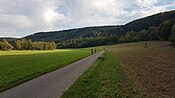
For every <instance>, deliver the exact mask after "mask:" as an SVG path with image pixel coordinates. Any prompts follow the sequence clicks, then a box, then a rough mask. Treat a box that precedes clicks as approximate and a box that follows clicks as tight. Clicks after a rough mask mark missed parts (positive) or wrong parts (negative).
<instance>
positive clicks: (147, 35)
mask: <svg viewBox="0 0 175 98" xmlns="http://www.w3.org/2000/svg"><path fill="white" fill-rule="evenodd" d="M174 24H175V11H168V12H164V13H163V12H162V13H158V14H155V15H152V16H148V17H145V18H141V19H137V20H134V21H132V22H129V23H127V24H125V25H116V26H98V27H85V28H77V29H70V30H63V31H50V32H39V33H35V34H33V35H29V36H26V37H24V38H26V39H32V40H33V41H48V42H52V41H54V42H56V43H57V45H58V47H59V48H72V47H73V48H76V47H90V46H100V45H109V44H116V43H122V42H132V41H142V40H168V39H169V37H170V35H171V28H172V26H173V25H174ZM162 36H163V37H162ZM9 40H12V41H13V40H14V39H9Z"/></svg>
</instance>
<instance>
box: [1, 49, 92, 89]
mask: <svg viewBox="0 0 175 98" xmlns="http://www.w3.org/2000/svg"><path fill="white" fill-rule="evenodd" d="M88 55H90V50H89V49H72V50H66V49H65V50H49V51H0V92H1V91H4V90H6V89H8V88H11V87H14V86H16V85H18V84H20V83H23V82H25V81H27V80H30V79H32V78H34V77H37V76H39V75H42V74H44V73H47V72H50V71H53V70H55V69H58V68H61V67H63V66H65V65H67V64H70V63H72V62H74V61H76V60H79V59H81V58H84V57H86V56H88Z"/></svg>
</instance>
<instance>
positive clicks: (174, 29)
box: [170, 25, 175, 45]
mask: <svg viewBox="0 0 175 98" xmlns="http://www.w3.org/2000/svg"><path fill="white" fill-rule="evenodd" d="M171 32H172V35H171V38H170V40H171V42H172V44H173V45H175V25H174V26H173V27H172V29H171Z"/></svg>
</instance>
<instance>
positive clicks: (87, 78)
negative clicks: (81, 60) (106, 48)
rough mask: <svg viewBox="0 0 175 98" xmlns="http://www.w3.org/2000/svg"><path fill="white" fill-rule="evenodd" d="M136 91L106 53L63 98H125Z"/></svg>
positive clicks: (118, 66) (119, 67)
mask: <svg viewBox="0 0 175 98" xmlns="http://www.w3.org/2000/svg"><path fill="white" fill-rule="evenodd" d="M135 93H136V89H134V86H133V85H132V83H131V82H130V81H129V80H128V79H127V78H126V76H125V75H124V74H123V72H122V70H121V66H120V65H119V64H118V62H116V59H115V58H114V57H113V56H112V55H111V54H110V53H109V52H107V53H105V54H104V55H103V56H102V57H100V58H98V59H97V61H96V62H95V63H94V64H93V65H92V66H91V67H90V68H89V69H88V70H87V71H86V72H85V73H84V74H83V75H82V76H81V77H80V78H79V79H78V80H77V81H75V83H74V84H73V85H72V86H71V87H70V88H69V89H68V90H67V91H66V92H65V93H64V94H63V95H62V98H98V97H100V98H123V97H124V98H125V97H132V96H133V95H134V94H135Z"/></svg>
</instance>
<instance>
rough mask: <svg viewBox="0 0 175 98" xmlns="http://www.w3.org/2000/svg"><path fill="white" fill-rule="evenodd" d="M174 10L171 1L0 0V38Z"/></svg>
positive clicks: (174, 1)
mask: <svg viewBox="0 0 175 98" xmlns="http://www.w3.org/2000/svg"><path fill="white" fill-rule="evenodd" d="M174 9H175V0H0V37H4V36H6V37H22V36H25V35H29V34H33V33H36V32H40V31H52V30H63V29H69V28H77V27H87V26H100V25H120V24H125V23H127V22H130V21H132V20H134V19H138V18H141V17H145V16H149V15H152V14H155V13H158V12H163V11H169V10H174Z"/></svg>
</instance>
